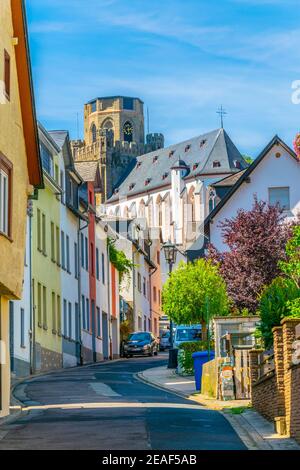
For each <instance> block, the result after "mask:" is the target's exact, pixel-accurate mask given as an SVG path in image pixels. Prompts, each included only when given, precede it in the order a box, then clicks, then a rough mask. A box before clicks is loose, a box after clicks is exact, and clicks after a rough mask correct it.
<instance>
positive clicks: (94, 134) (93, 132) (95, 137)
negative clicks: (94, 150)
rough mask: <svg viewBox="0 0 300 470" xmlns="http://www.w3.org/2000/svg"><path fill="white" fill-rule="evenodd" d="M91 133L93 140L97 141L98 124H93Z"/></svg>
mask: <svg viewBox="0 0 300 470" xmlns="http://www.w3.org/2000/svg"><path fill="white" fill-rule="evenodd" d="M91 135H92V142H93V143H94V142H96V140H97V128H96V125H95V124H93V125H92V127H91Z"/></svg>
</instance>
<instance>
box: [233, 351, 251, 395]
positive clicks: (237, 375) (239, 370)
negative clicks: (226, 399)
mask: <svg viewBox="0 0 300 470" xmlns="http://www.w3.org/2000/svg"><path fill="white" fill-rule="evenodd" d="M234 384H235V398H236V400H243V399H249V398H250V368H249V349H235V350H234Z"/></svg>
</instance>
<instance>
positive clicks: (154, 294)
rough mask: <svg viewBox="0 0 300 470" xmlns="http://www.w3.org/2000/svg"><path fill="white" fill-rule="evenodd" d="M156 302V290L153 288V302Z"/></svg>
mask: <svg viewBox="0 0 300 470" xmlns="http://www.w3.org/2000/svg"><path fill="white" fill-rule="evenodd" d="M156 300H157V290H156V287H155V286H154V287H153V301H154V302H156Z"/></svg>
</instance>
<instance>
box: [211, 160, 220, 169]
mask: <svg viewBox="0 0 300 470" xmlns="http://www.w3.org/2000/svg"><path fill="white" fill-rule="evenodd" d="M220 166H221V162H219V161H218V160H215V161H214V162H213V168H220Z"/></svg>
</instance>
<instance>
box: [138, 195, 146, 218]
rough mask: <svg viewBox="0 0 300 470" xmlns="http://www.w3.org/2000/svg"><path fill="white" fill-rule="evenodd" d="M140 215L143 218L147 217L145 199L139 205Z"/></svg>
mask: <svg viewBox="0 0 300 470" xmlns="http://www.w3.org/2000/svg"><path fill="white" fill-rule="evenodd" d="M139 217H141V218H142V219H143V218H144V217H145V201H144V199H142V200H141V202H140V205H139Z"/></svg>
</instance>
